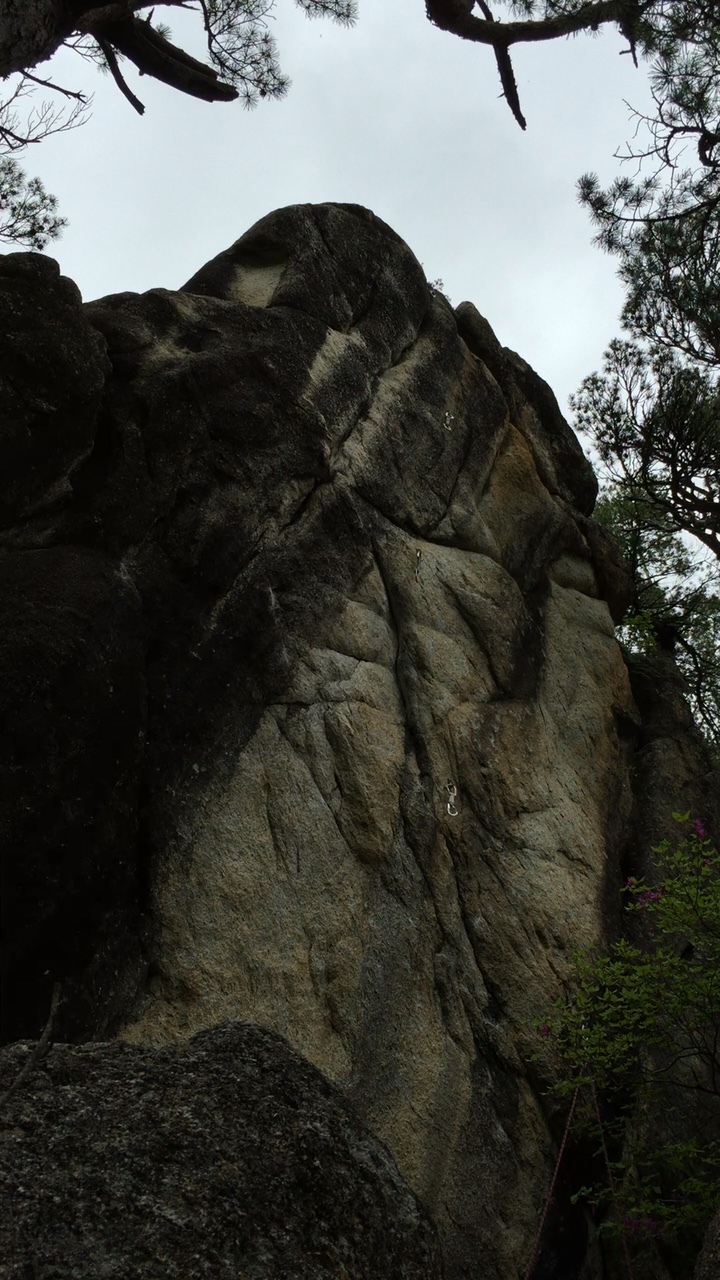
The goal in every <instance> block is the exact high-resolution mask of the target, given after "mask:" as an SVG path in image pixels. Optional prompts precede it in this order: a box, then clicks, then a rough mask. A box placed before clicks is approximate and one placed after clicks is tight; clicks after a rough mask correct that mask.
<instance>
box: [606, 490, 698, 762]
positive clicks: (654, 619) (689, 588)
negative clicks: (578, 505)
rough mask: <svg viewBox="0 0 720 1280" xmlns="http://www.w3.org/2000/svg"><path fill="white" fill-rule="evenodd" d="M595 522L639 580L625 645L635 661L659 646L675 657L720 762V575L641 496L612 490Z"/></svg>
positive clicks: (622, 631) (621, 630)
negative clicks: (611, 540)
mask: <svg viewBox="0 0 720 1280" xmlns="http://www.w3.org/2000/svg"><path fill="white" fill-rule="evenodd" d="M595 517H596V519H597V520H598V522H599V523H600V524H602V525H603V526H604V527H605V528H606V529H608V530H609V532H610V533H612V534H613V536H614V537H615V539H616V540H617V542H618V543H619V544H620V547H621V549H622V551H623V553H624V555H625V559H626V561H627V563H628V565H629V567H630V569H631V572H632V574H633V578H634V581H635V590H636V600H635V603H634V604H633V605H632V607H631V609H630V611H629V612H628V615H627V616H626V618H625V619H624V622H623V624H622V625H621V626H620V627H618V630H617V636H618V639H619V640H620V642H621V643H622V644H623V645H624V646H625V648H626V649H627V651H628V652H629V653H630V654H631V655H637V654H641V655H643V656H646V657H652V654H653V653H654V652H655V650H656V649H657V647H658V646H659V647H661V648H663V649H665V650H666V651H669V652H671V653H672V655H673V658H674V660H675V663H676V665H677V667H678V669H679V671H680V674H681V675H682V676H683V678H684V680H685V684H686V689H687V698H688V702H689V705H690V708H691V711H692V713H693V718H694V720H695V723H696V724H697V726H698V728H699V729H700V730H701V732H702V733H703V735H704V737H705V739H706V741H707V743H708V746H709V747H710V750H711V752H712V753H713V755H714V756H715V757H716V758H718V759H720V574H719V573H718V571H717V569H716V568H715V567H714V566H710V567H709V566H708V565H707V564H703V563H702V562H701V560H700V558H699V557H698V555H697V554H696V553H695V552H694V551H693V549H692V547H691V546H690V545H689V541H688V539H687V538H685V539H684V538H683V537H681V535H680V534H679V533H678V531H677V527H676V525H675V522H674V521H673V519H672V517H671V516H670V514H669V513H668V512H667V511H666V510H665V509H664V507H663V506H661V505H660V504H658V503H653V502H652V501H651V500H649V499H648V498H647V497H646V496H643V493H642V489H639V490H637V491H635V492H633V490H632V489H631V488H630V486H628V485H627V484H625V485H623V484H622V483H619V484H616V485H614V486H612V487H608V488H606V489H605V490H603V492H602V495H601V497H600V499H599V501H598V504H597V507H596V511H595Z"/></svg>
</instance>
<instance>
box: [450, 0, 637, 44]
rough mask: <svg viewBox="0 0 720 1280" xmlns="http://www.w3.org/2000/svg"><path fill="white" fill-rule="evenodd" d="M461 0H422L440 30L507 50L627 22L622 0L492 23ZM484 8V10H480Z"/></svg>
mask: <svg viewBox="0 0 720 1280" xmlns="http://www.w3.org/2000/svg"><path fill="white" fill-rule="evenodd" d="M471 9H472V5H471V6H470V8H468V5H467V4H466V3H463V0H425V10H426V13H427V16H428V18H429V19H430V21H431V22H432V23H434V24H435V26H436V27H440V29H441V30H442V31H450V32H451V33H452V34H453V35H456V36H461V37H462V39H463V40H474V41H476V42H477V43H478V44H491V45H493V47H494V48H496V49H497V48H498V47H499V48H501V49H508V48H509V47H510V45H511V44H527V43H533V42H535V41H538V40H557V39H558V37H559V36H570V35H574V34H575V33H576V32H578V31H597V29H598V27H600V26H602V25H603V24H604V23H606V22H616V23H618V24H620V23H626V21H627V9H626V6H625V5H624V4H623V3H622V0H596V2H595V3H591V4H584V5H582V6H581V8H579V9H577V10H576V11H575V12H574V13H564V14H560V15H558V17H556V18H544V19H542V20H541V21H539V22H535V21H533V22H493V21H488V19H487V18H478V17H476V16H475V15H474V14H473V13H472V12H471V11H470V10H471ZM483 11H484V10H483Z"/></svg>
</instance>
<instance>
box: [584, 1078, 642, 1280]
mask: <svg viewBox="0 0 720 1280" xmlns="http://www.w3.org/2000/svg"><path fill="white" fill-rule="evenodd" d="M591 1088H592V1095H593V1102H594V1103H595V1115H596V1116H597V1122H598V1129H599V1130H600V1141H601V1143H602V1150H603V1155H604V1157H605V1167H606V1169H607V1176H608V1183H609V1184H610V1194H611V1196H612V1198H613V1203H614V1204H615V1205H616V1206H617V1196H616V1194H615V1179H614V1178H613V1174H612V1168H611V1165H610V1157H609V1155H608V1149H607V1146H606V1144H605V1130H604V1128H603V1122H602V1116H601V1115H600V1103H599V1102H598V1096H597V1089H596V1088H595V1081H594V1080H592V1081H591ZM620 1244H621V1247H622V1253H623V1260H624V1262H625V1271H626V1273H627V1276H628V1280H633V1269H632V1265H631V1262H630V1254H629V1253H628V1247H627V1240H626V1239H625V1232H624V1231H623V1226H622V1223H620Z"/></svg>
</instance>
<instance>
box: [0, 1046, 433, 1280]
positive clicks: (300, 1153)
mask: <svg viewBox="0 0 720 1280" xmlns="http://www.w3.org/2000/svg"><path fill="white" fill-rule="evenodd" d="M27 1051H28V1047H27V1046H26V1045H16V1046H14V1047H13V1049H12V1050H6V1051H5V1052H4V1053H3V1054H2V1055H1V1057H0V1080H1V1081H2V1083H1V1084H0V1089H1V1088H4V1087H6V1086H9V1084H10V1083H11V1082H12V1079H13V1078H14V1075H13V1072H17V1071H18V1070H19V1069H21V1067H22V1064H23V1061H24V1058H25V1055H26V1053H27ZM2 1147H3V1160H2V1164H1V1165H0V1180H1V1182H2V1184H4V1185H2V1198H3V1200H4V1201H5V1202H6V1203H8V1202H12V1204H13V1214H12V1215H10V1214H2V1215H0V1257H1V1258H2V1275H3V1277H4V1280H26V1277H28V1276H42V1277H43V1280H67V1277H69V1276H72V1277H73V1280H98V1277H100V1276H103V1277H108V1280H109V1278H110V1277H113V1278H116V1280H130V1277H135V1276H142V1277H143V1280H187V1277H188V1276H190V1275H191V1276H193V1277H201V1276H207V1277H211V1278H212V1280H221V1278H222V1277H227V1280H238V1277H240V1276H242V1277H246V1280H255V1278H256V1277H257V1278H258V1280H264V1277H267V1276H277V1277H281V1276H282V1277H287V1278H288V1280H330V1278H331V1277H332V1278H333V1280H335V1278H336V1277H341V1276H353V1277H358V1280H378V1278H380V1280H441V1274H442V1273H441V1264H440V1249H439V1244H438V1240H437V1233H436V1232H435V1230H434V1228H433V1226H432V1224H431V1223H430V1222H429V1220H428V1218H427V1214H426V1212H425V1211H424V1210H423V1209H422V1207H421V1206H420V1205H419V1204H418V1202H417V1200H416V1199H415V1197H414V1196H413V1195H412V1193H411V1192H410V1191H409V1190H408V1188H407V1187H406V1185H405V1184H404V1182H403V1181H402V1179H401V1178H400V1176H399V1175H398V1172H397V1169H396V1168H395V1165H394V1163H393V1161H392V1159H391V1158H390V1156H389V1154H388V1152H387V1151H386V1150H385V1148H384V1147H383V1146H382V1145H381V1143H379V1142H378V1141H377V1139H376V1138H373V1137H372V1135H371V1134H369V1133H368V1131H367V1129H366V1128H365V1127H364V1126H363V1125H362V1124H361V1123H360V1121H359V1120H358V1119H357V1117H356V1116H355V1114H354V1113H353V1111H352V1109H351V1108H349V1107H348V1105H347V1104H346V1103H345V1102H344V1100H343V1098H342V1096H341V1095H340V1094H339V1092H338V1091H337V1090H336V1089H334V1088H333V1086H332V1085H330V1084H329V1082H328V1081H327V1080H326V1079H325V1077H324V1076H322V1075H321V1074H320V1072H319V1071H316V1070H315V1069H314V1068H313V1067H311V1066H309V1064H308V1063H306V1062H303V1060H302V1058H300V1057H299V1056H298V1055H297V1054H296V1053H294V1052H293V1051H292V1050H291V1049H290V1048H289V1047H288V1046H287V1044H286V1043H285V1042H284V1041H283V1040H282V1039H281V1037H280V1036H277V1035H275V1034H273V1033H272V1032H270V1031H264V1030H261V1029H260V1028H258V1027H250V1026H244V1025H242V1024H239V1023H234V1024H233V1023H229V1024H226V1025H225V1026H222V1027H218V1028H215V1029H214V1030H213V1031H207V1032H203V1033H202V1034H201V1035H199V1036H196V1037H195V1038H194V1039H193V1040H192V1041H190V1043H189V1044H187V1045H183V1046H180V1047H177V1048H172V1049H162V1050H152V1049H140V1048H136V1047H135V1046H131V1045H126V1044H119V1043H117V1042H116V1043H114V1044H91V1045H83V1046H74V1045H54V1046H53V1047H52V1049H51V1051H50V1053H49V1054H48V1056H47V1057H46V1058H45V1059H44V1061H43V1062H42V1063H41V1064H40V1066H39V1067H37V1068H36V1069H35V1070H34V1072H32V1073H31V1074H30V1076H29V1078H28V1081H27V1082H26V1083H25V1084H24V1087H23V1088H21V1089H19V1090H18V1091H17V1092H16V1093H15V1094H14V1095H13V1098H12V1100H11V1101H10V1102H9V1103H8V1107H7V1111H6V1113H5V1115H4V1128H3V1132H2ZM10 1170H11V1171H12V1176H10V1172H9V1171H10Z"/></svg>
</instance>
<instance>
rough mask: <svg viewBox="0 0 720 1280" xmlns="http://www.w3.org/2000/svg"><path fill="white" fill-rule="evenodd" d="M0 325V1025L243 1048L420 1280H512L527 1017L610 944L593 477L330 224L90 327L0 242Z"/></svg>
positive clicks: (370, 247) (350, 210)
mask: <svg viewBox="0 0 720 1280" xmlns="http://www.w3.org/2000/svg"><path fill="white" fill-rule="evenodd" d="M18 281H22V288H23V290H24V292H23V293H22V299H23V302H22V307H23V308H25V309H26V310H27V309H30V308H31V302H32V299H33V298H34V304H33V305H34V307H35V312H36V314H37V316H38V324H39V325H40V327H41V329H42V332H43V333H44V334H45V333H46V335H47V336H46V338H44V341H46V344H47V349H48V352H50V356H49V357H48V359H47V361H45V362H44V367H45V368H46V369H47V370H49V372H47V375H46V376H47V382H48V385H47V386H46V387H45V388H44V389H43V394H42V396H39V395H35V393H34V392H32V393H31V392H30V391H28V390H27V389H26V386H30V385H31V383H32V376H33V374H32V369H30V368H29V367H28V368H27V369H26V367H25V366H26V364H27V356H26V349H25V348H26V345H27V343H26V341H25V346H23V341H24V340H23V338H22V332H23V331H22V323H24V320H23V319H22V316H21V317H20V319H18V318H17V317H18V315H19V312H18V310H17V305H16V304H15V303H14V302H13V299H14V298H16V297H17V289H18V288H19V285H18ZM33 290H35V292H34V293H33V292H32V291H33ZM0 305H4V306H5V308H6V320H5V323H6V325H7V327H8V328H9V331H10V334H11V336H12V334H13V333H14V332H15V331H16V330H17V333H18V335H19V336H18V338H17V342H16V344H15V347H13V344H12V342H11V343H10V344H9V346H7V347H5V348H3V355H2V357H0V359H3V360H10V361H11V363H12V361H14V364H12V368H10V369H9V370H8V373H7V378H6V381H5V382H4V383H3V384H2V385H3V387H4V388H5V392H6V394H7V396H8V397H9V400H8V403H9V406H10V407H9V421H11V423H12V424H13V425H12V429H11V430H9V432H8V434H7V440H6V443H3V448H5V449H6V452H7V456H8V467H7V468H6V467H3V468H2V474H3V475H4V476H7V477H8V482H7V483H8V491H7V499H6V505H5V507H4V509H3V525H4V526H5V532H4V535H3V538H4V547H5V555H4V558H3V559H2V560H0V576H2V577H3V580H4V581H6V582H7V584H8V589H7V593H6V594H5V600H6V601H7V606H6V607H7V608H8V610H9V618H10V621H12V619H13V618H14V617H15V614H16V613H17V616H19V617H20V618H21V619H23V623H22V628H21V629H20V631H17V630H16V631H14V634H13V635H10V634H8V633H6V634H5V638H4V639H3V645H4V646H5V652H4V654H3V657H2V661H3V663H4V664H5V671H6V672H7V677H8V678H7V679H6V680H3V682H2V686H3V688H2V697H3V698H5V699H6V700H7V707H8V712H7V714H9V715H11V717H12V718H13V723H14V724H16V725H17V729H16V731H14V732H13V734H12V735H11V739H10V742H9V743H8V742H5V743H3V750H5V751H7V752H9V753H10V762H9V768H10V771H11V776H12V777H13V778H14V780H15V782H14V789H13V791H12V794H11V795H10V802H9V804H8V808H7V812H6V814H5V816H4V817H3V824H4V825H3V833H4V835H5V840H4V845H5V850H6V853H5V857H6V863H7V868H8V870H7V877H8V879H7V883H8V884H9V897H8V898H7V900H6V901H7V906H6V910H7V916H8V934H9V942H8V963H7V966H6V973H7V975H8V976H7V986H8V1005H7V1010H8V1012H7V1014H6V1017H7V1033H6V1038H10V1039H12V1038H15V1037H17V1036H26V1035H35V1034H37V1032H38V1030H39V1027H40V1025H41V1022H42V1018H43V1016H44V1013H45V1011H46V1008H47V1005H48V1003H49V987H50V984H51V983H52V981H53V980H56V979H57V980H60V981H61V982H62V983H63V988H64V995H65V1002H64V1005H63V1008H62V1011H61V1031H62V1034H63V1035H64V1036H65V1037H66V1038H71V1039H75V1040H82V1039H87V1038H94V1039H99V1038H102V1037H107V1036H109V1035H119V1036H120V1037H121V1038H122V1039H123V1040H125V1041H128V1042H131V1043H132V1044H133V1045H136V1046H138V1047H143V1049H144V1051H146V1052H149V1051H150V1050H151V1049H152V1048H153V1047H156V1048H159V1047H162V1046H169V1045H174V1044H179V1043H182V1042H184V1041H185V1040H186V1039H187V1038H188V1037H190V1036H192V1035H193V1034H195V1033H197V1032H199V1031H204V1030H206V1029H210V1028H212V1027H215V1026H216V1025H217V1024H219V1023H225V1022H226V1021H228V1020H238V1019H239V1020H243V1021H247V1022H254V1023H258V1024H260V1025H261V1026H262V1027H266V1028H270V1029H271V1030H273V1031H275V1032H278V1033H280V1034H281V1035H282V1036H283V1037H285V1038H286V1039H287V1040H288V1041H289V1042H290V1043H291V1044H292V1045H293V1046H294V1047H295V1049H297V1050H298V1051H299V1052H300V1053H301V1054H302V1055H304V1056H305V1057H306V1058H307V1059H309V1060H310V1062H312V1063H314V1064H315V1065H316V1066H317V1067H319V1068H320V1069H321V1070H322V1071H323V1072H324V1073H325V1074H326V1075H327V1076H328V1077H329V1078H330V1079H331V1080H332V1081H334V1082H335V1084H336V1085H338V1086H339V1088H340V1089H341V1090H342V1092H343V1093H344V1095H345V1097H346V1098H348V1099H349V1100H350V1102H351V1103H352V1104H353V1105H354V1106H355V1108H356V1109H357V1111H358V1113H359V1115H360V1117H362V1120H363V1121H364V1122H365V1124H367V1125H368V1126H369V1128H370V1129H371V1130H372V1131H373V1133H374V1134H376V1135H377V1136H378V1137H379V1138H380V1139H381V1140H382V1142H384V1143H385V1144H387V1146H388V1147H389V1149H390V1151H391V1152H392V1154H393V1156H394V1158H395V1160H396V1161H397V1165H398V1167H399V1169H400V1172H401V1174H402V1175H403V1177H404V1178H405V1179H406V1180H407V1182H408V1183H409V1185H410V1187H411V1188H412V1189H413V1191H414V1192H415V1193H416V1194H417V1195H418V1196H419V1197H420V1199H421V1200H422V1201H423V1202H424V1204H425V1205H426V1206H427V1207H428V1209H429V1211H430V1213H431V1215H432V1217H433V1219H434V1221H435V1222H436V1223H437V1225H438V1228H439V1231H440V1235H441V1239H442V1242H443V1251H444V1256H445V1268H446V1274H447V1276H448V1280H460V1277H474V1278H477V1277H482V1280H511V1277H512V1280H515V1277H516V1276H517V1274H518V1272H522V1270H523V1268H524V1266H525V1265H526V1264H527V1259H528V1257H529V1254H530V1252H531V1248H532V1241H533V1239H534V1236H535V1231H536V1228H537V1223H538V1219H539V1214H540V1211H541V1209H542V1205H543V1203H544V1198H545V1195H546V1192H547V1187H548V1181H549V1175H550V1172H551V1170H552V1165H553V1163H554V1151H555V1145H554V1143H555V1141H556V1138H557V1134H556V1132H555V1131H554V1129H552V1131H551V1128H549V1127H548V1123H550V1125H551V1126H553V1125H554V1120H553V1118H552V1117H550V1118H549V1120H548V1117H547V1115H546V1113H545V1106H546V1104H545V1102H544V1101H543V1098H542V1092H541V1088H540V1085H539V1081H540V1080H541V1078H542V1073H543V1067H542V1064H536V1066H534V1067H533V1068H532V1070H531V1071H530V1073H529V1070H528V1068H527V1066H526V1065H524V1064H526V1063H527V1061H528V1057H529V1054H530V1053H531V1052H534V1051H535V1050H536V1048H537V1045H536V1039H535V1036H534V1034H533V1030H532V1022H533V1020H534V1019H536V1018H541V1017H542V1014H543V1012H544V1010H545V1009H546V1008H547V1006H548V1004H549V1003H550V1002H551V1001H552V1000H554V999H555V998H556V997H557V996H558V995H559V994H561V992H562V983H563V979H564V978H565V976H566V975H567V973H568V965H569V959H570V953H571V952H572V950H573V949H574V948H576V947H578V946H587V945H591V944H593V943H595V942H598V941H602V940H603V939H604V938H606V937H607V935H608V933H609V932H612V930H613V928H614V926H615V921H616V912H617V902H618V894H617V889H618V886H619V884H620V878H621V860H622V859H623V858H626V857H627V856H628V840H629V837H628V831H629V823H630V819H631V814H632V809H633V795H632V787H631V767H630V766H631V762H632V756H633V750H634V746H635V743H636V740H637V733H638V725H639V723H640V721H639V716H638V712H637V709H636V707H635V705H634V703H633V700H632V697H631V692H630V684H629V680H628V674H627V670H626V667H625V664H624V662H623V659H622V656H621V653H620V650H619V648H618V646H617V644H616V642H615V640H614V636H613V616H615V617H616V618H618V617H620V616H621V614H622V611H623V609H624V607H625V606H626V603H627V601H628V599H629V586H628V582H627V579H626V576H625V573H624V570H623V568H622V566H621V564H620V562H619V560H618V557H617V553H616V551H615V550H614V548H613V546H612V544H611V543H610V541H609V539H608V538H607V537H606V536H605V535H603V533H602V531H601V530H599V529H598V528H597V527H596V526H594V525H593V523H592V521H591V519H590V518H589V516H590V512H591V510H592V506H593V501H594V496H595V489H596V485H595V480H594V477H593V474H592V471H591V468H590V465H589V463H588V462H587V461H586V460H585V458H584V457H583V455H582V452H581V450H580V448H579V445H578V443H577V441H576V439H575V437H574V436H573V434H572V432H571V431H570V430H569V428H568V426H567V424H566V423H565V422H564V420H563V418H562V416H561V414H560V412H559V410H558V407H557V404H556V402H555V400H554V398H553V396H552V393H551V392H550V390H549V388H548V387H547V386H546V384H545V383H543V382H542V381H541V380H540V379H539V378H538V377H537V375H536V374H534V373H533V371H532V370H531V369H529V368H528V366H527V365H526V364H525V363H524V361H522V360H521V359H520V358H519V357H518V356H516V355H515V354H514V353H513V352H511V351H508V350H507V349H504V348H501V347H500V345H499V343H498V342H497V340H496V338H495V337H494V335H493V333H492V331H491V330H490V327H489V325H488V324H487V322H486V321H484V320H483V318H482V317H481V316H480V315H479V314H478V312H477V311H476V310H475V308H474V307H473V306H471V305H470V304H469V303H463V304H462V305H461V306H460V307H459V308H457V310H455V311H453V309H452V307H451V306H450V305H449V304H448V303H447V302H446V300H445V299H444V298H443V297H442V296H441V295H440V294H438V293H437V292H434V291H433V290H432V289H430V288H429V286H428V285H427V283H426V281H425V279H424V276H423V272H422V270H421V267H420V265H419V263H418V262H417V261H416V259H415V258H414V256H413V255H412V253H411V252H410V250H409V249H408V248H407V246H406V245H405V244H404V243H403V242H402V241H401V240H400V239H399V237H398V236H397V235H396V234H395V233H394V232H393V231H391V229H390V228H389V227H387V226H386V225H385V224H384V223H382V222H381V221H380V220H379V219H377V218H375V217H374V216H373V215H372V214H371V213H369V211H367V210H365V209H361V208H359V207H357V206H353V205H319V206H299V207H293V208H289V209H284V210H280V211H279V212H277V213H275V214H272V215H270V217H268V218H265V219H263V220H262V221H261V222H260V223H258V224H257V225H256V226H255V227H253V228H252V229H251V230H250V231H249V232H248V233H247V234H246V235H245V236H243V237H242V238H241V240H239V241H238V242H237V243H236V244H235V245H234V246H233V247H232V248H231V249H229V250H228V251H227V252H225V253H223V254H220V255H219V256H218V257H217V258H216V259H214V260H213V261H212V262H210V263H209V264H208V265H207V266H205V267H204V268H202V270H201V271H199V272H198V273H197V275H195V276H194V277H193V278H192V279H191V280H190V281H189V282H188V284H187V285H185V286H184V287H183V289H182V290H179V291H178V292H174V293H173V292H169V291H167V290H161V289H156V290H151V291H150V292H149V293H146V294H143V295H137V294H130V293H128V294H120V295H117V296H114V297H109V298H105V299H102V300H100V301H98V302H94V303H91V304H88V305H86V306H85V307H84V308H81V307H80V304H79V301H78V299H77V298H76V296H75V295H74V294H73V291H72V286H70V284H69V282H67V281H62V280H58V278H57V273H56V271H55V269H54V266H53V264H52V263H51V262H49V260H47V259H44V258H41V257H39V255H9V256H8V257H6V258H5V259H1V260H0ZM23 314H24V313H23ZM68 315H69V316H70V319H68V318H67V316H68ZM21 322H22V323H21ZM13 325H16V330H14V329H13ZM68 333H70V334H71V335H72V342H73V343H75V346H74V347H73V349H72V352H71V353H70V354H69V355H66V346H65V344H66V334H68ZM103 340H104V341H103ZM53 344H54V345H53ZM56 348H57V351H56V350H55V349H56ZM15 349H17V352H16V355H12V354H11V356H10V357H8V356H7V354H6V353H7V352H8V351H9V352H11V353H12V352H14V351H15ZM105 350H106V352H107V354H105ZM53 353H55V354H53ZM65 359H67V361H70V363H71V364H72V368H73V370H74V375H73V376H74V379H75V381H74V382H73V383H72V397H74V398H71V397H70V393H69V391H68V390H67V377H66V374H65V371H64V365H63V360H65ZM53 360H54V361H56V364H57V371H56V373H53V372H52V370H53V369H54V368H55V365H54V364H53ZM24 362H25V363H24ZM3 376H4V375H3ZM23 379H25V381H24V382H23ZM98 387H102V388H103V389H102V396H100V393H99V391H98ZM24 388H25V390H24ZM13 397H16V399H17V404H16V400H15V399H13ZM13 414H14V415H15V417H14V418H13ZM68 423H70V424H71V427H72V429H71V427H70V426H68ZM18 442H20V443H18ZM9 630H10V631H13V628H12V627H11V628H9ZM15 671H20V673H21V681H22V682H24V683H22V689H21V686H20V685H19V684H18V680H17V679H16V678H15V677H13V676H12V673H13V672H15ZM21 694H22V696H21ZM17 744H19V745H17ZM573 1222H574V1225H573V1227H572V1231H569V1232H568V1235H567V1238H568V1240H571V1243H570V1244H568V1246H567V1250H569V1253H568V1255H567V1256H566V1258H565V1261H564V1263H563V1265H565V1266H566V1267H567V1274H568V1276H570V1275H576V1274H577V1275H579V1274H580V1267H581V1266H582V1265H583V1264H582V1259H583V1257H584V1256H585V1252H586V1248H587V1241H586V1238H585V1226H584V1223H583V1222H582V1220H581V1219H580V1217H579V1215H578V1214H576V1215H575V1218H574V1220H573ZM556 1244H557V1242H556ZM548 1247H550V1246H548ZM552 1247H553V1248H555V1247H556V1246H555V1245H553V1246H552ZM567 1250H566V1252H567ZM573 1251H574V1252H573ZM570 1254H572V1257H570ZM553 1256H556V1255H553ZM548 1257H549V1255H548ZM573 1257H575V1258H576V1261H575V1262H573ZM541 1265H546V1266H549V1265H550V1264H549V1262H546V1264H541ZM573 1266H574V1267H575V1270H574V1271H573V1270H572V1267H573ZM588 1266H589V1264H588ZM270 1273H271V1272H268V1274H270ZM198 1274H199V1273H198ZM283 1274H284V1273H283ZM333 1274H334V1273H333ZM350 1274H352V1275H353V1276H354V1275H355V1272H354V1271H351V1273H350ZM358 1274H359V1273H358ZM393 1274H395V1273H393ZM548 1274H550V1273H549V1272H548ZM553 1274H554V1272H553ZM557 1274H560V1272H559V1271H558V1273H557ZM583 1274H584V1275H586V1276H590V1274H591V1272H590V1271H589V1270H586V1271H585V1272H583ZM538 1275H540V1272H538Z"/></svg>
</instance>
